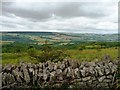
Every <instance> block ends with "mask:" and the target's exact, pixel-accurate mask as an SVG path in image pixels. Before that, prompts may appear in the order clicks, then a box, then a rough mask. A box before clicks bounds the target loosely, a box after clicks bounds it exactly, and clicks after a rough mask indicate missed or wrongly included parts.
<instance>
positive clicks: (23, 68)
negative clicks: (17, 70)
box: [22, 66, 30, 83]
mask: <svg viewBox="0 0 120 90" xmlns="http://www.w3.org/2000/svg"><path fill="white" fill-rule="evenodd" d="M22 70H23V74H24V80H25V81H26V83H29V82H30V76H29V73H28V70H27V68H26V67H25V66H22Z"/></svg>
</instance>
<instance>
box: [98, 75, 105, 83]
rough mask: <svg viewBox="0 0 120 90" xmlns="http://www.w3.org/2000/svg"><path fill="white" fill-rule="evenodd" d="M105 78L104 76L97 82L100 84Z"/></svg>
mask: <svg viewBox="0 0 120 90" xmlns="http://www.w3.org/2000/svg"><path fill="white" fill-rule="evenodd" d="M105 78H106V76H102V77H100V78H99V79H98V80H99V82H102V81H103V80H104V79H105Z"/></svg>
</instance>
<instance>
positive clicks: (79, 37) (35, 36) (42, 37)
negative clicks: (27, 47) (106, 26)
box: [0, 32, 118, 44]
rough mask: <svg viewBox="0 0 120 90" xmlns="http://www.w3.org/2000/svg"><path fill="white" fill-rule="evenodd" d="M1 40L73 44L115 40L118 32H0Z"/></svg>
mask: <svg viewBox="0 0 120 90" xmlns="http://www.w3.org/2000/svg"><path fill="white" fill-rule="evenodd" d="M0 40H1V41H4V42H7V41H9V42H10V41H11V42H22V43H34V44H44V43H45V41H47V42H48V43H49V44H68V43H69V44H70V43H71V44H74V43H75V42H91V41H92V42H93V41H94V42H101V41H102V42H116V41H118V34H88V33H85V34H78V33H57V32H56V33H55V32H2V38H0Z"/></svg>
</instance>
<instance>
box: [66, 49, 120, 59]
mask: <svg viewBox="0 0 120 90" xmlns="http://www.w3.org/2000/svg"><path fill="white" fill-rule="evenodd" d="M67 53H68V54H69V55H70V58H71V59H76V60H79V61H96V60H101V58H102V57H103V56H104V55H106V54H108V55H110V56H111V58H112V59H113V60H115V59H117V57H118V49H115V48H107V49H100V50H96V49H86V50H67Z"/></svg>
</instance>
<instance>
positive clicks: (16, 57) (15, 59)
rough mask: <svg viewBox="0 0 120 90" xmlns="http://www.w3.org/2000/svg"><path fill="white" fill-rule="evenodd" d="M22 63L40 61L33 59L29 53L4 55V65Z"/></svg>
mask: <svg viewBox="0 0 120 90" xmlns="http://www.w3.org/2000/svg"><path fill="white" fill-rule="evenodd" d="M20 62H26V63H37V62H38V61H37V60H35V59H34V58H31V57H30V56H29V55H28V54H27V53H3V54H2V65H6V64H19V63H20Z"/></svg>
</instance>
